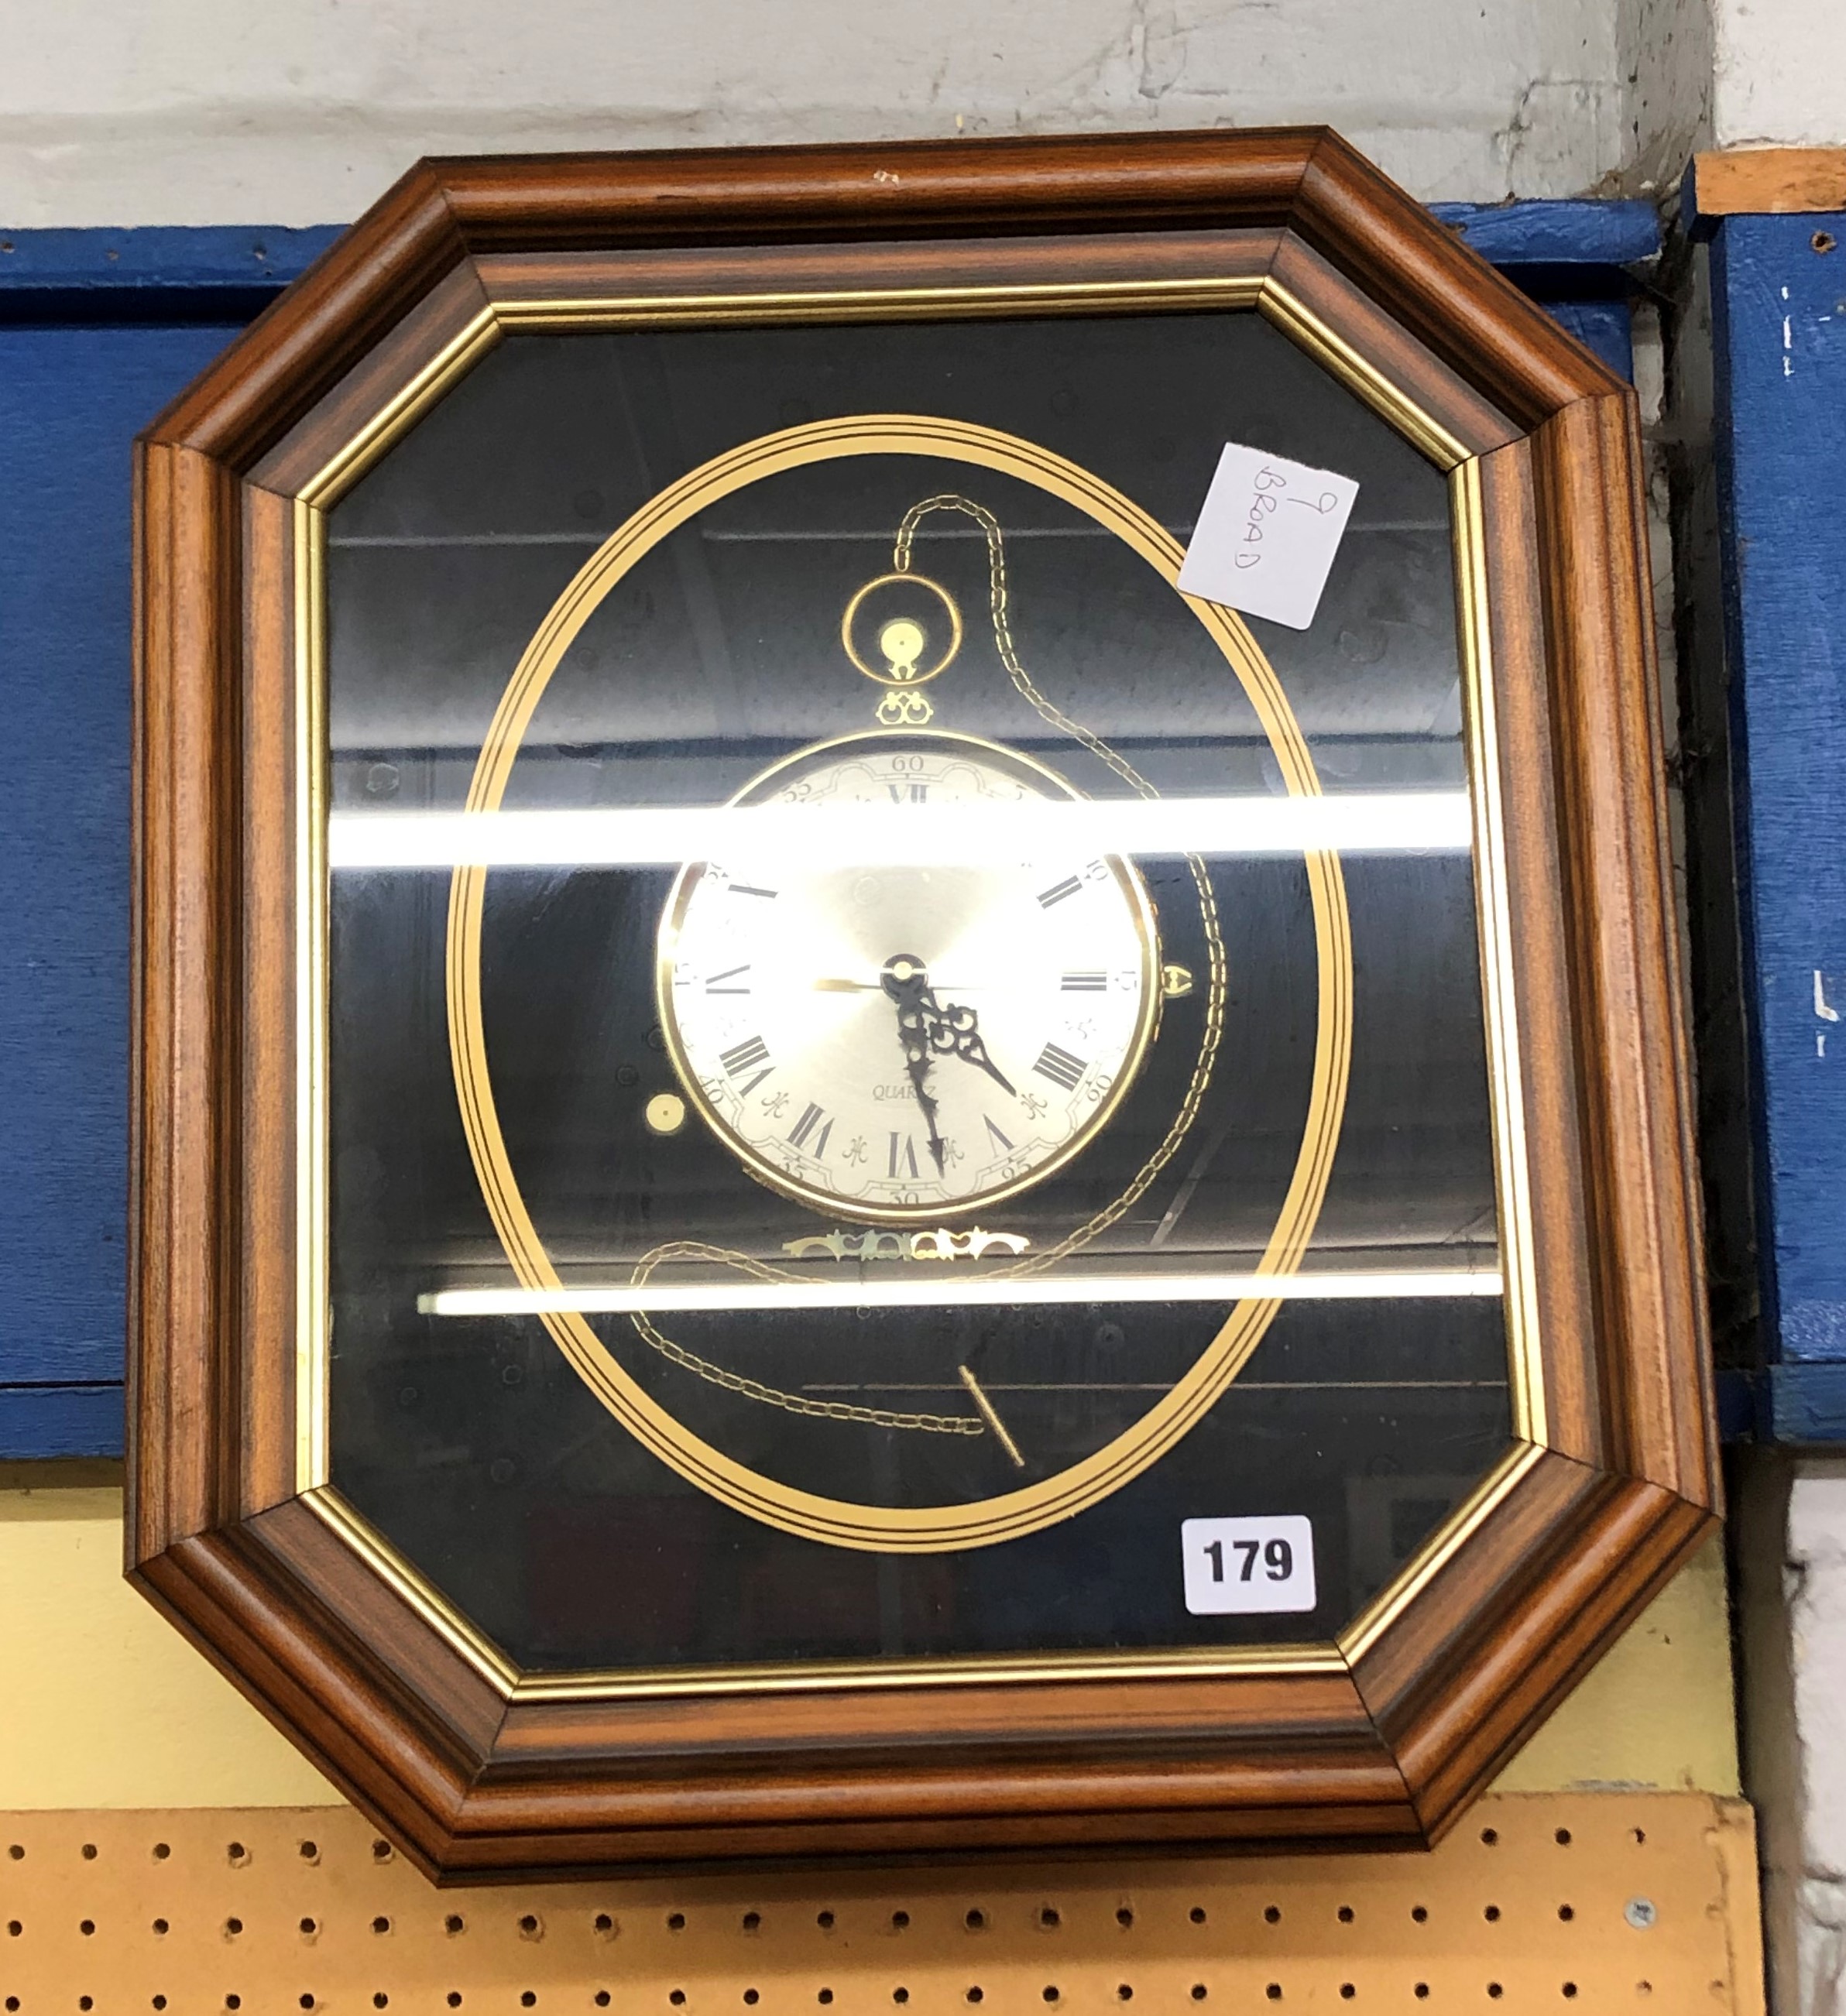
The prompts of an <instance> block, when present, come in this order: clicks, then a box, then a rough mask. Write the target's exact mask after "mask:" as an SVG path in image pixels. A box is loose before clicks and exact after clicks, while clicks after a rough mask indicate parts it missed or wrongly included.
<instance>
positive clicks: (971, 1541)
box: [326, 313, 1511, 1669]
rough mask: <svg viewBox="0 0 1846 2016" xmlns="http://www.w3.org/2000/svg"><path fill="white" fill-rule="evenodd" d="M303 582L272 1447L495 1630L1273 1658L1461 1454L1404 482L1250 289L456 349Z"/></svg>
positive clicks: (1427, 1499)
mask: <svg viewBox="0 0 1846 2016" xmlns="http://www.w3.org/2000/svg"><path fill="white" fill-rule="evenodd" d="M867 416H925V417H924V418H913V419H900V420H897V421H880V420H878V419H875V418H868V417H867ZM765 437H779V438H778V439H777V440H773V441H768V442H767V443H765ZM1226 441H1239V442H1244V443H1247V444H1250V445H1255V446H1257V447H1260V448H1263V449H1264V450H1265V451H1267V452H1271V453H1275V454H1278V455H1284V456H1288V457H1291V458H1293V459H1296V460H1299V461H1300V462H1303V463H1308V464H1311V465H1313V466H1316V467H1322V468H1328V469H1332V470H1339V471H1340V472H1342V473H1344V474H1346V475H1347V476H1350V477H1353V478H1354V479H1355V480H1356V481H1357V483H1358V484H1359V493H1358V500H1357V506H1356V508H1355V511H1354V517H1353V520H1352V522H1351V524H1350V527H1349V530H1348V532H1347V536H1346V538H1345V540H1344V542H1343V545H1342V547H1341V549H1340V552H1339V556H1338V558H1337V560H1336V563H1335V566H1334V569H1333V572H1332V578H1331V580H1330V582H1329V586H1328V589H1327V591H1326V593H1325V597H1324V599H1323V600H1322V602H1321V607H1320V610H1319V612H1318V616H1317V617H1316V619H1315V621H1314V624H1313V626H1312V627H1311V628H1310V629H1308V630H1307V631H1305V632H1297V631H1294V630H1290V629H1286V628H1280V627H1278V626H1277V625H1272V624H1267V623H1264V622H1261V621H1256V620H1254V619H1252V620H1251V621H1249V623H1248V625H1247V627H1246V626H1245V625H1243V624H1242V622H1241V621H1237V620H1235V619H1231V620H1226V619H1224V618H1222V617H1212V615H1211V612H1210V611H1209V610H1206V611H1205V612H1204V613H1203V614H1201V613H1199V612H1198V611H1196V610H1195V609H1193V608H1192V607H1188V603H1186V602H1185V601H1184V600H1183V599H1181V597H1180V596H1179V595H1178V594H1177V592H1176V591H1175V590H1174V588H1173V587H1172V585H1170V579H1169V578H1167V574H1166V573H1163V571H1162V567H1161V566H1160V565H1159V564H1157V562H1158V561H1159V556H1160V553H1161V552H1162V551H1163V550H1167V551H1170V555H1171V556H1174V557H1177V553H1178V552H1179V550H1180V549H1182V548H1183V546H1184V542H1185V540H1186V539H1187V538H1188V535H1189V534H1190V531H1191V529H1192V523H1193V521H1194V519H1195V517H1196V514H1197V512H1198V509H1199V505H1200V502H1201V501H1202V499H1203V497H1204V495H1205V493H1206V488H1207V487H1208V485H1209V484H1210V479H1211V476H1212V473H1213V468H1214V466H1215V465H1216V463H1217V457H1218V454H1219V452H1220V448H1222V446H1223V445H1224V443H1225V442H1226ZM751 444H758V445H756V446H754V447H752V446H750V445H751ZM701 471H703V472H705V473H704V474H703V475H702V476H695V475H694V473H696V472H701ZM689 478H691V479H693V480H691V481H688V479H689ZM676 486H677V488H676ZM921 506H929V507H930V508H928V509H924V510H921V511H919V509H918V507H921ZM650 512H651V513H652V516H651V517H649V516H648V513H650ZM624 526H627V527H629V535H628V536H627V538H626V542H617V544H616V545H615V546H614V547H612V548H611V549H608V550H607V551H604V542H608V541H610V539H611V534H613V533H615V531H617V530H618V528H619V527H624ZM1163 541H1164V542H1165V545H1164V546H1163ZM599 551H602V552H603V560H602V561H601V563H600V572H598V571H595V570H591V571H590V572H589V574H586V575H585V576H584V577H583V578H581V579H580V578H579V571H580V570H584V569H586V566H587V564H588V563H590V562H592V560H593V559H594V558H595V557H596V556H597V555H598V553H599ZM1169 571H1170V569H1169ZM326 580H327V583H328V653H327V665H326V682H327V683H326V692H327V708H328V718H329V722H330V739H331V751H330V765H331V770H330V775H331V783H332V794H331V795H332V814H331V826H330V859H331V861H332V863H333V867H332V871H331V898H330V941H331V942H330V1048H331V1057H330V1088H331V1089H330V1136H331V1141H330V1151H331V1157H332V1166H331V1223H330V1298H331V1323H332V1339H333V1345H332V1354H331V1361H330V1363H331V1372H330V1447H331V1461H332V1474H333V1479H334V1482H335V1484H336V1485H337V1486H338V1487H339V1488H340V1489H341V1490H342V1491H343V1492H344V1493H345V1494H346V1495H347V1496H348V1498H349V1499H351V1500H352V1503H354V1504H355V1506H356V1507H357V1508H358V1509H359V1511H360V1512H361V1513H362V1514H364V1515H365V1516H366V1517H367V1518H368V1519H369V1520H370V1521H372V1522H373V1524H374V1525H376V1526H377V1528H379V1529H380V1532H383V1533H384V1535H386V1536H387V1538H388V1539H390V1540H391V1542H392V1543H394V1544H395V1546H397V1547H398V1548H399V1549H400V1550H402V1553H404V1554H405V1555H406V1557H408V1558H409V1560H410V1561H412V1562H413V1564H415V1565H416V1567H417V1568H419V1569H420V1571H422V1572H423V1573H424V1575H426V1576H427V1577H428V1578H429V1579H430V1580H431V1582H433V1583H434V1585H435V1586H436V1587H437V1588H438V1589H439V1590H440V1591H441V1592H442V1593H443V1594H444V1595H445V1597H447V1598H448V1599H449V1600H450V1601H451V1602H452V1603H453V1604H455V1605H456V1607H458V1608H459V1609H460V1610H461V1611H463V1612H464V1613H465V1614H466V1615H467V1616H469V1617H470V1618H473V1619H474V1621H475V1622H476V1623H477V1624H478V1625H479V1626H480V1627H481V1629H483V1630H485V1632H486V1633H488V1634H489V1636H491V1637H492V1638H493V1639H494V1640H496V1642H497V1643H499V1645H500V1646H501V1647H503V1649H504V1650H505V1651H507V1653H508V1654H510V1656H511V1657H512V1658H514V1659H515V1660H516V1661H518V1662H520V1663H521V1665H525V1666H527V1667H529V1668H533V1669H565V1668H572V1667H586V1666H597V1667H635V1666H642V1667H656V1666H659V1667H680V1666H689V1665H708V1664H714V1663H724V1662H736V1661H743V1662H752V1661H764V1660H775V1661H781V1660H791V1659H803V1658H846V1659H854V1658H871V1657H890V1656H896V1655H905V1656H954V1655H966V1654H997V1653H1019V1652H1024V1651H1052V1652H1056V1651H1082V1650H1086V1649H1091V1648H1119V1649H1136V1650H1145V1649H1150V1648H1161V1647H1213V1646H1222V1647H1236V1646H1240V1645H1257V1644H1263V1643H1276V1642H1296V1641H1302V1640H1317V1639H1325V1638H1326V1637H1328V1636H1330V1635H1331V1634H1332V1633H1333V1632H1335V1631H1336V1630H1337V1629H1339V1627H1340V1625H1342V1624H1343V1622H1345V1621H1347V1619H1349V1618H1350V1617H1352V1616H1353V1615H1354V1614H1355V1613H1356V1612H1357V1611H1358V1610H1360V1609H1361V1608H1362V1607H1363V1606H1364V1605H1365V1604H1367V1603H1368V1601H1370V1600H1372V1598H1373V1597H1375V1596H1376V1595H1377V1594H1378V1593H1379V1592H1380V1590H1382V1589H1383V1588H1384V1587H1385V1586H1386V1584H1387V1583H1388V1582H1389V1581H1390V1579H1391V1577H1392V1575H1394V1573H1395V1572H1396V1571H1397V1569H1398V1568H1400V1567H1401V1565H1402V1564H1404V1562H1405V1561H1407V1560H1408V1558H1409V1557H1410V1556H1411V1554H1412V1553H1413V1552H1414V1551H1415V1549H1416V1548H1417V1547H1418V1546H1419V1545H1420V1544H1421V1543H1422V1541H1423V1540H1425V1539H1426V1538H1427V1537H1428V1535H1430V1532H1432V1531H1433V1529H1434V1528H1435V1527H1436V1526H1437V1525H1438V1524H1439V1523H1440V1521H1442V1520H1443V1519H1444V1517H1446V1516H1447V1515H1448V1514H1449V1513H1450V1512H1451V1510H1453V1509H1454V1508H1455V1506H1456V1505H1457V1504H1458V1503H1459V1502H1460V1501H1461V1500H1462V1499H1463V1498H1464V1497H1465V1496H1466V1494H1467V1493H1468V1492H1469V1491H1470V1490H1471V1489H1473V1487H1474V1486H1475V1485H1476V1484H1477V1483H1478V1482H1479V1481H1480V1479H1481V1478H1482V1477H1483V1476H1484V1474H1485V1473H1486V1472H1487V1471H1488V1470H1490V1469H1491V1467H1493V1465H1494V1463H1496V1462H1497V1461H1498V1460H1499V1459H1500V1457H1501V1456H1502V1455H1503V1454H1504V1453H1505V1449H1506V1448H1507V1446H1508V1442H1509V1435H1510V1433H1511V1428H1510V1408H1509V1387H1508V1374H1507V1366H1508V1352H1507V1339H1506V1333H1505V1323H1504V1319H1503V1314H1502V1302H1501V1300H1500V1298H1499V1296H1498V1293H1497V1287H1498V1275H1497V1273H1496V1271H1495V1270H1496V1269H1497V1267H1498V1235H1497V1228H1496V1219H1495V1206H1494V1159H1493V1143H1492V1139H1491V1129H1490V1125H1489V1117H1488V1114H1489V1108H1488V1099H1487V1064H1486V1057H1485V1048H1484V1033H1483V1017H1482V1009H1481V991H1480V962H1479V953H1478V949H1477V941H1476V914H1475V905H1474V897H1473V862H1472V859H1471V857H1470V854H1469V841H1468V834H1469V823H1468V814H1467V801H1466V792H1467V778H1466V761H1465V754H1464V747H1463V743H1462V699H1461V671H1462V668H1461V664H1460V661H1459V656H1458V643H1457V635H1456V625H1455V579H1454V561H1453V531H1452V526H1451V513H1450V506H1449V499H1448V488H1447V484H1446V482H1445V480H1444V477H1442V476H1441V475H1440V473H1438V472H1437V470H1434V469H1433V468H1432V467H1431V466H1430V465H1429V464H1427V463H1426V462H1424V461H1423V460H1422V458H1421V457H1420V456H1419V455H1417V454H1416V453H1415V451H1414V450H1412V448H1410V447H1409V446H1408V445H1407V444H1406V443H1405V442H1404V441H1403V440H1402V439H1401V437H1398V436H1397V434H1395V433H1394V432H1393V430H1391V429H1390V427H1387V426H1386V424H1385V423H1384V422H1383V421H1382V420H1381V419H1379V418H1378V417H1377V416H1375V415H1374V414H1373V413H1372V412H1371V411H1370V410H1369V409H1367V408H1366V407H1365V406H1363V405H1361V403H1360V402H1359V401H1357V399H1356V398H1354V396H1353V395H1351V394H1350V393H1348V392H1347V391H1346V390H1345V389H1344V388H1343V387H1342V386H1340V385H1339V383H1337V382H1336V381H1335V380H1332V378H1330V377H1329V376H1327V375H1326V374H1325V373H1324V372H1323V371H1322V370H1321V369H1320V368H1319V367H1318V365H1316V364H1315V363H1314V362H1312V361H1311V359H1310V358H1307V356H1305V355H1303V354H1302V353H1300V351H1297V350H1296V349H1295V348H1294V347H1293V346H1292V345H1291V344H1290V343H1289V341H1288V340H1287V339H1285V337H1283V336H1282V335H1281V334H1280V333H1278V331H1276V330H1275V329H1274V328H1272V327H1271V326H1269V325H1267V323H1265V322H1262V321H1260V319H1257V317H1256V316H1255V315H1247V314H1221V313H1212V314H1173V315H1157V316H1156V315H1136V316H1119V317H1097V318H1094V319H1046V320H1040V321H1015V322H1001V321H974V322H939V323H932V324H922V323H909V324H896V325H882V326H880V325H857V326H826V327H820V326H812V327H766V328H730V329H704V330H684V329H680V330H672V331H667V332H646V331H634V330H626V331H614V332H608V333H582V334H577V333H572V334H526V335H521V336H516V337H511V338H510V339H509V340H507V341H505V342H504V343H503V344H501V345H500V347H499V348H498V349H496V351H493V352H492V354H491V355H489V357H488V358H486V359H485V362H482V363H481V364H480V365H478V366H477V367H476V368H475V369H474V371H473V372H472V373H471V374H470V375H469V376H467V377H466V378H465V379H464V380H462V381H461V382H460V383H459V384H457V385H456V387H454V388H453V389H452V391H450V392H449V394H447V395H446V396H445V398H443V399H442V401H440V403H439V404H438V405H436V406H435V407H434V409H432V410H431V412H430V413H429V415H428V416H427V417H426V418H424V419H423V420H422V421H421V422H420V423H419V424H418V425H417V426H416V427H415V429H414V430H412V431H411V432H410V433H409V434H408V435H406V437H404V438H403V439H402V441H400V442H399V443H398V445H396V446H395V447H394V448H392V449H391V452H389V453H388V455H386V456H384V458H383V459H382V460H381V461H380V463H378V464H377V466H376V467H375V468H374V469H373V470H372V471H371V472H370V473H369V474H368V475H367V476H366V477H365V478H364V479H363V480H362V481H361V482H360V483H359V484H358V485H357V487H356V488H355V489H354V490H353V491H351V492H350V493H349V494H348V496H347V497H346V498H345V499H344V500H343V501H342V502H341V503H340V504H339V505H338V506H337V508H336V509H334V512H333V513H331V515H330V531H329V550H328V555H327V568H326ZM574 581H575V583H576V588H575V592H574V595H573V596H567V591H568V590H571V589H572V585H573V582H574ZM862 591H863V592H862ZM951 650H952V651H953V655H952V656H951V657H949V659H948V662H946V664H943V666H942V668H941V669H940V670H939V671H937V672H936V673H935V675H934V676H926V675H929V674H930V673H931V672H932V668H935V667H936V664H937V662H938V661H939V660H941V659H942V658H943V657H944V655H945V653H950V651H951ZM1315 779H1318V787H1319V788H1320V789H1321V790H1324V791H1325V793H1326V794H1328V796H1329V799H1330V800H1331V801H1332V805H1331V807H1330V808H1329V815H1330V816H1332V817H1336V818H1338V819H1341V820H1343V822H1344V823H1343V824H1341V825H1340V826H1339V827H1338V829H1337V831H1338V834H1339V852H1338V854H1337V855H1333V854H1329V853H1318V852H1317V853H1314V854H1313V855H1304V853H1303V834H1307V836H1308V837H1310V838H1311V837H1312V835H1313V834H1314V833H1315V832H1323V833H1324V832H1327V831H1330V830H1333V829H1331V828H1329V827H1326V826H1324V825H1323V826H1318V827H1317V826H1314V825H1313V824H1312V820H1313V819H1315V818H1318V817H1320V816H1321V808H1317V807H1316V806H1315V805H1314V804H1312V803H1308V804H1307V805H1305V806H1304V805H1303V802H1302V800H1303V796H1304V794H1311V792H1312V790H1314V780H1315ZM471 794H472V796H471ZM471 805H472V806H473V807H474V808H476V811H477V813H478V812H481V810H482V809H483V808H495V811H496V818H495V821H494V823H493V824H492V827H491V829H490V830H479V829H478V828H476V827H474V826H466V827H464V826H460V825H458V824H457V823H456V818H455V815H458V814H461V813H463V812H464V810H465V809H466V808H469V807H470V806H471ZM507 814H514V815H518V816H517V817H513V818H508V817H507V816H506V815H507ZM431 815H449V816H448V817H447V818H431ZM1304 817H1305V818H1307V819H1308V821H1309V823H1308V824H1307V825H1303V823H1301V822H1302V820H1303V818H1304ZM489 859H491V860H492V863H493V865H492V866H478V867H468V866H464V869H463V871H462V872H460V873H458V872H457V870H456V866H455V864H456V863H457V862H463V863H464V864H467V863H478V862H484V861H486V860H489ZM1264 1267H1267V1268H1268V1269H1280V1270H1282V1273H1283V1274H1284V1276H1285V1280H1284V1281H1283V1283H1282V1286H1283V1287H1284V1288H1285V1291H1286V1292H1285V1293H1283V1294H1279V1295H1278V1294H1275V1293H1274V1292H1273V1291H1272V1290H1271V1289H1270V1288H1268V1287H1264V1289H1263V1291H1262V1292H1260V1293H1252V1292H1251V1290H1250V1285H1249V1280H1248V1277H1249V1276H1250V1275H1251V1274H1252V1273H1254V1272H1255V1271H1256V1270H1257V1269H1259V1268H1264ZM1190 1521H1259V1522H1263V1523H1260V1524H1259V1525H1255V1526H1235V1527H1221V1528H1220V1527H1212V1526H1209V1525H1207V1526H1200V1527H1188V1522H1190ZM1213 1546H1215V1547H1216V1549H1217V1551H1216V1553H1211V1552H1210V1551H1209V1550H1210V1549H1212V1548H1213ZM1186 1550H1190V1560H1189V1565H1188V1553H1187V1551H1186ZM1310 1561H1311V1568H1312V1572H1311V1574H1310V1573H1309V1563H1310Z"/></svg>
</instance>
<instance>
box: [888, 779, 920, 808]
mask: <svg viewBox="0 0 1846 2016" xmlns="http://www.w3.org/2000/svg"><path fill="white" fill-rule="evenodd" d="M885 790H888V791H889V793H890V794H891V802H892V804H893V805H927V804H928V802H929V787H928V784H927V783H901V784H887V785H886V786H885Z"/></svg>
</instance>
